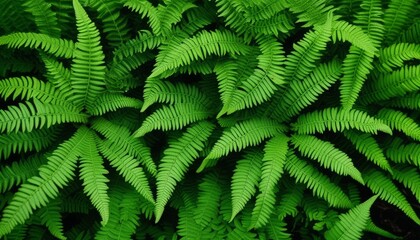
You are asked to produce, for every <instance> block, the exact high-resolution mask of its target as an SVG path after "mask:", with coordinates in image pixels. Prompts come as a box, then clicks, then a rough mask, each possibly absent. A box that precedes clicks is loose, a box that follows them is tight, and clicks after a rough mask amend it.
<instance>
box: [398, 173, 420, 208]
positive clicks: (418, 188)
mask: <svg viewBox="0 0 420 240" xmlns="http://www.w3.org/2000/svg"><path fill="white" fill-rule="evenodd" d="M393 173H394V174H393V175H392V177H393V178H394V179H395V180H397V181H398V182H400V183H402V184H403V185H404V186H405V187H406V188H408V189H410V190H411V192H412V193H413V195H414V196H415V197H416V199H417V201H418V202H420V173H419V171H418V169H417V168H414V167H410V166H402V165H398V166H395V167H394V171H393Z"/></svg>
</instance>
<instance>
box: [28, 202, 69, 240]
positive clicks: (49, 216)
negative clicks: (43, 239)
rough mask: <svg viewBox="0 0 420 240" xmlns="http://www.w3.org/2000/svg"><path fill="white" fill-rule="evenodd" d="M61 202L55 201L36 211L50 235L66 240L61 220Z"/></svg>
mask: <svg viewBox="0 0 420 240" xmlns="http://www.w3.org/2000/svg"><path fill="white" fill-rule="evenodd" d="M60 205H61V201H60V200H59V199H58V200H57V199H55V200H53V201H51V202H49V203H48V204H47V206H45V207H42V208H41V209H39V210H38V212H37V213H36V214H35V215H39V216H40V219H41V223H42V224H44V225H46V226H47V227H48V230H49V231H50V233H51V234H52V235H53V236H54V237H56V238H58V239H67V238H66V237H65V236H64V234H63V228H64V227H63V222H62V220H61V214H60V213H61V206H60Z"/></svg>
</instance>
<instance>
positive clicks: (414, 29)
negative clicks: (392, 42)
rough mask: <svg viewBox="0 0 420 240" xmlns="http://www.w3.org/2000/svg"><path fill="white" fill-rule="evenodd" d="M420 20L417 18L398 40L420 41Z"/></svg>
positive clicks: (406, 41)
mask: <svg viewBox="0 0 420 240" xmlns="http://www.w3.org/2000/svg"><path fill="white" fill-rule="evenodd" d="M419 36H420V21H419V20H417V21H416V22H414V23H413V24H412V25H411V26H410V27H408V28H407V29H406V30H405V31H404V32H402V33H401V34H400V37H399V38H398V41H397V42H405V43H417V44H418V43H420V39H419Z"/></svg>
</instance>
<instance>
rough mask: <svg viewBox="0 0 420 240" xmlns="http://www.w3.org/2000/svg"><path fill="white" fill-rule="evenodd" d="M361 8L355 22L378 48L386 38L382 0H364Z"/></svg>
mask: <svg viewBox="0 0 420 240" xmlns="http://www.w3.org/2000/svg"><path fill="white" fill-rule="evenodd" d="M360 8H361V10H360V11H358V12H357V13H356V20H355V21H354V23H355V24H356V25H358V26H360V27H361V28H362V29H363V30H364V31H365V33H366V34H368V35H369V38H370V40H371V41H372V43H373V45H374V46H375V47H376V48H379V47H380V46H381V43H382V41H383V38H384V32H385V29H384V24H383V14H384V13H383V11H382V5H381V1H380V0H364V1H363V2H362V4H360Z"/></svg>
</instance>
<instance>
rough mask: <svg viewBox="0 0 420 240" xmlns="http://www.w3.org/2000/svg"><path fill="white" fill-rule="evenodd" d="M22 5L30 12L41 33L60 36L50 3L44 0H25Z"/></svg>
mask: <svg viewBox="0 0 420 240" xmlns="http://www.w3.org/2000/svg"><path fill="white" fill-rule="evenodd" d="M22 6H23V7H24V8H25V11H27V12H30V13H31V14H32V16H33V17H34V20H35V24H36V26H37V29H38V30H39V31H40V32H41V33H43V34H46V35H49V36H51V37H57V38H59V37H60V35H61V29H60V28H59V25H58V19H57V16H56V14H55V12H54V11H52V9H51V4H50V3H48V2H46V1H45V0H30V1H25V3H24V4H23V5H22Z"/></svg>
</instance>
